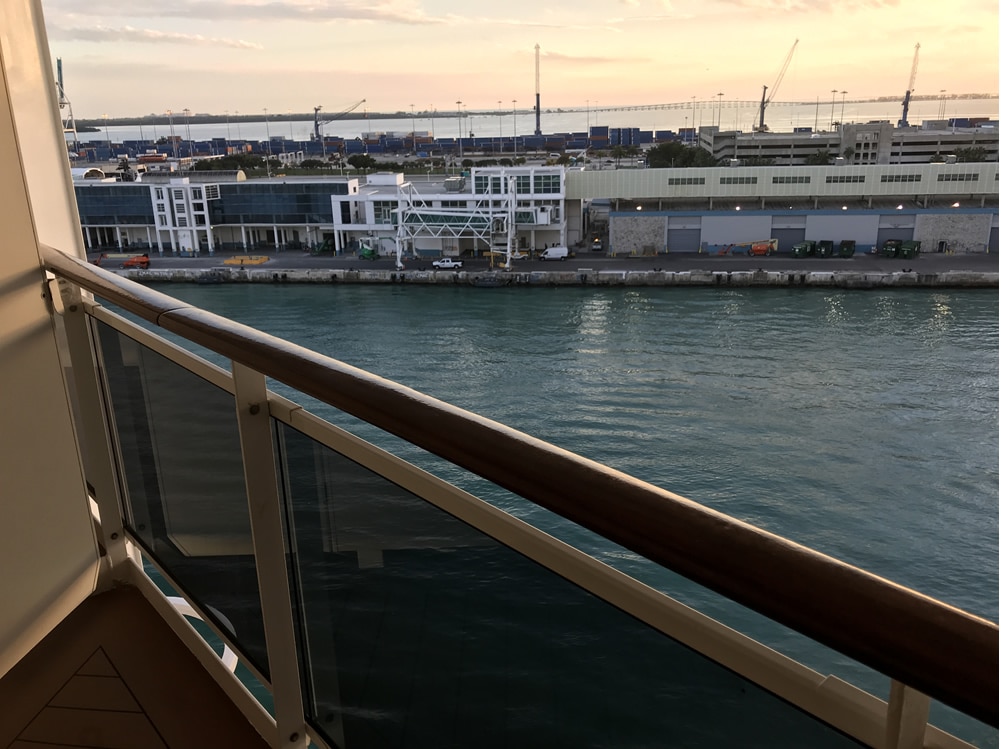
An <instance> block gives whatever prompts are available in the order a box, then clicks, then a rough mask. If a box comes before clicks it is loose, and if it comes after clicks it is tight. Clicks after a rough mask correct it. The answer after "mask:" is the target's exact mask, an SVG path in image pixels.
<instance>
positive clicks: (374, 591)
mask: <svg viewBox="0 0 1001 749" xmlns="http://www.w3.org/2000/svg"><path fill="white" fill-rule="evenodd" d="M43 259H44V263H45V266H46V268H47V269H48V270H49V271H51V272H52V273H53V274H55V275H56V277H57V279H58V285H59V292H58V293H57V294H54V297H57V299H55V300H54V303H55V304H56V306H57V308H61V316H62V318H63V324H64V327H65V330H66V333H67V338H68V340H69V350H70V352H71V354H72V361H71V368H72V370H73V372H74V373H75V380H74V381H75V383H76V390H77V398H78V400H79V402H80V404H81V408H80V413H81V417H80V418H81V421H82V422H84V434H85V439H86V442H87V444H88V452H92V453H93V454H91V455H89V456H85V457H87V458H88V459H87V461H86V465H87V471H88V480H89V481H90V483H91V484H92V485H93V486H94V487H95V495H96V498H97V501H98V504H99V507H100V513H101V527H100V532H101V533H102V535H103V542H104V544H105V546H106V547H107V548H108V549H109V550H110V553H109V556H110V558H111V561H112V562H113V563H115V562H116V560H119V559H121V558H122V556H121V554H117V555H116V552H115V551H114V549H115V548H118V545H119V544H120V543H121V541H120V539H119V538H118V531H117V529H119V528H123V529H124V531H125V533H126V534H127V536H128V538H129V539H130V541H131V542H132V543H133V544H135V545H136V546H138V547H139V548H141V549H142V551H143V554H144V555H146V556H147V557H148V558H149V559H150V560H152V561H153V563H154V564H155V565H156V566H157V567H158V568H159V569H160V570H161V571H162V573H163V574H164V575H165V576H166V577H167V578H168V579H169V580H170V581H171V582H172V583H174V584H175V585H176V586H177V587H178V588H179V589H180V590H182V591H183V592H184V594H185V596H186V597H187V598H188V600H189V601H190V602H191V603H192V604H193V605H194V606H195V607H196V608H197V609H198V611H199V612H200V614H201V615H202V616H203V617H204V618H205V619H206V620H207V621H210V622H211V623H212V625H213V627H214V629H215V631H216V632H217V633H218V634H219V636H220V637H221V638H222V639H223V640H224V641H225V642H226V643H228V644H229V645H230V646H231V647H233V648H234V649H235V650H236V651H237V652H239V653H240V655H241V658H242V659H243V660H244V662H245V663H246V664H247V665H248V667H249V668H250V670H251V671H252V672H253V673H254V674H255V675H256V676H257V677H258V678H259V679H260V680H261V681H262V682H264V683H265V684H266V685H267V686H268V687H269V689H270V691H271V694H272V695H273V697H274V714H275V720H276V725H277V736H278V737H279V738H278V739H277V741H278V742H279V743H284V744H295V743H296V742H297V741H299V740H301V736H302V734H301V733H300V732H301V731H303V730H306V731H308V732H309V734H310V735H311V736H313V737H315V739H316V740H317V741H320V742H323V743H328V744H330V745H342V746H344V745H350V746H368V745H372V746H425V745H431V744H435V745H453V744H454V745H474V744H476V745H483V746H493V745H497V746H501V745H514V744H520V745H557V746H559V745H566V746H571V745H572V746H581V745H584V746H600V745H608V746H640V745H653V744H659V743H664V742H665V740H668V742H669V743H677V744H680V745H685V744H688V745H691V744H695V743H701V744H703V745H705V744H716V745H723V744H726V745H734V744H752V745H753V744H762V745H765V744H767V745H774V744H775V743H777V742H778V743H789V744H790V745H791V744H796V745H800V746H828V745H830V746H835V745H841V744H845V745H850V744H854V742H856V741H857V742H861V743H863V744H866V745H870V746H888V747H902V746H910V745H914V746H921V745H922V744H923V742H924V741H931V742H932V743H935V744H937V745H957V746H961V745H963V744H962V742H960V741H959V740H958V739H955V738H953V737H951V736H949V735H947V734H945V733H943V732H941V731H939V730H938V729H935V728H932V727H930V726H927V725H926V724H927V719H928V717H927V716H928V704H929V698H933V699H937V700H940V701H942V702H943V703H945V704H946V705H949V706H951V707H953V708H955V709H957V710H959V711H961V712H962V713H965V714H967V715H968V716H970V717H972V718H973V719H975V720H977V721H982V722H984V723H987V724H989V725H991V726H994V727H996V726H997V724H998V678H997V676H998V670H997V664H998V627H997V625H996V624H994V623H993V622H990V621H987V620H984V619H981V618H978V617H976V616H973V615H971V614H968V613H966V612H963V611H961V610H958V609H956V608H953V607H951V606H948V605H946V604H944V603H941V602H938V601H935V600H933V599H930V598H928V597H926V596H923V595H921V594H918V593H916V592H914V591H912V590H909V589H907V588H904V587H902V586H899V585H896V584H894V583H892V582H889V581H887V580H884V579H882V578H879V577H876V576H875V575H872V574H870V573H868V572H865V571H864V570H861V569H858V568H856V567H852V566H850V565H847V564H844V563H842V562H839V561H837V560H835V559H832V558H830V557H827V556H824V555H822V554H820V553H818V552H816V551H813V550H811V549H808V548H805V547H803V546H799V545H797V544H795V543H792V542H790V541H788V540H786V539H783V538H781V537H778V536H776V535H774V534H771V533H768V532H766V531H763V530H761V529H760V528H757V527H754V526H752V525H749V524H747V523H742V522H739V521H737V520H734V519H733V518H730V517H728V516H726V515H723V514H721V513H718V512H715V511H712V510H709V509H707V508H705V507H703V506H701V505H698V504H696V503H694V502H692V501H689V500H687V499H685V498H683V497H680V496H678V495H675V494H672V493H671V492H669V491H666V490H664V489H660V488H657V487H654V486H652V485H649V484H646V483H644V482H642V481H639V480H637V479H635V478H633V477H631V476H628V475H625V474H623V473H620V472H617V471H614V470H612V469H610V468H608V467H607V466H604V465H601V464H598V463H595V462H593V461H589V460H586V459H584V458H582V457H580V456H578V455H574V454H572V453H569V452H567V451H564V450H561V449H559V448H557V447H554V446H553V445H550V444H548V443H545V442H543V441H541V440H538V439H535V438H533V437H530V436H528V435H526V434H523V433H520V432H517V431H515V430H513V429H511V428H509V427H507V426H505V425H503V424H499V423H496V422H493V421H490V420H488V419H485V418H483V417H480V416H477V415H475V414H472V413H469V412H466V411H463V410H461V409H458V408H456V407H454V406H451V405H449V404H447V403H443V402H441V401H438V400H436V399H433V398H431V397H429V396H426V395H423V394H421V393H419V392H417V391H414V390H412V389H410V388H407V387H405V386H402V385H398V384H396V383H393V382H389V381H386V380H383V379H381V378H378V377H376V376H374V375H372V374H369V373H367V372H364V371H361V370H358V369H355V368H353V367H350V366H348V365H345V364H343V363H341V362H338V361H335V360H333V359H330V358H328V357H325V356H322V355H320V354H317V353H315V352H312V351H309V350H306V349H303V348H301V347H298V346H295V345H293V344H290V343H288V342H285V341H282V340H279V339H276V338H274V337H272V336H269V335H267V334H265V333H262V332H260V331H258V330H254V329H252V328H249V327H246V326H243V325H240V324H237V323H234V322H232V321H229V320H226V319H224V318H221V317H218V316H216V315H213V314H211V313H208V312H206V311H204V310H200V309H198V308H195V307H192V306H190V305H188V304H185V303H183V302H180V301H178V300H175V299H172V298H170V297H168V296H166V295H164V294H161V293H158V292H155V291H153V290H150V289H148V288H145V287H143V286H140V285H138V284H135V283H132V282H130V281H128V280H125V279H123V278H120V277H119V276H117V275H115V274H113V273H109V272H107V271H104V270H101V269H99V268H94V267H92V266H90V265H88V264H86V263H85V262H83V261H81V260H78V259H76V258H72V257H69V256H67V255H65V254H63V253H60V252H58V251H56V250H52V249H50V248H45V249H44V258H43ZM81 289H82V290H86V291H89V292H91V293H93V294H94V295H95V296H96V297H98V298H100V299H104V300H107V301H108V302H110V303H112V304H114V305H116V306H117V307H120V308H122V309H124V310H126V311H127V312H129V313H132V314H134V315H137V316H138V317H140V318H141V319H143V320H146V321H147V322H149V323H152V324H154V325H156V326H159V327H160V328H162V329H163V330H165V331H169V332H170V333H172V334H176V335H179V336H181V337H183V338H184V339H187V340H188V341H190V342H192V343H194V344H197V345H200V346H203V347H205V348H207V349H209V350H211V351H213V352H215V353H216V354H218V355H220V356H222V357H225V358H226V359H228V360H229V361H230V362H231V363H232V368H231V371H229V372H227V371H226V370H223V369H219V368H218V367H216V366H214V365H212V364H209V363H207V362H205V361H204V360H202V359H199V358H198V357H195V356H193V355H192V354H190V353H188V352H187V351H185V350H182V349H181V348H178V347H177V346H174V345H173V344H170V343H169V342H167V341H166V340H164V338H162V337H160V336H157V335H155V334H153V333H151V332H149V331H148V330H146V329H145V328H142V327H139V326H136V325H133V324H131V323H129V322H127V321H126V320H124V319H123V318H122V317H120V316H118V315H115V314H113V313H112V312H110V311H109V310H108V309H106V308H104V307H102V306H100V305H99V304H95V303H94V302H93V301H90V300H89V298H85V297H83V296H82V295H81ZM94 361H96V362H97V364H98V366H97V367H96V368H95V367H94V366H93V362H94ZM97 373H100V381H99V380H98V376H97ZM266 377H270V378H273V379H274V380H276V381H279V382H282V383H284V384H285V385H287V386H289V387H291V388H293V389H294V390H296V391H298V392H299V393H302V394H304V395H306V396H310V397H312V398H316V399H319V400H320V401H322V402H323V403H326V404H328V405H329V406H331V407H333V408H335V409H338V410H339V411H342V412H344V413H346V414H350V415H352V416H355V417H357V418H359V419H362V420H363V421H365V422H367V423H369V424H371V425H373V426H375V427H378V428H379V429H381V430H383V431H385V432H388V433H390V434H392V435H396V436H397V437H400V438H402V439H404V440H406V441H407V442H409V443H411V444H412V445H414V446H416V447H418V448H421V449H422V450H424V451H427V452H429V453H432V454H433V455H436V456H439V457H440V458H443V459H444V460H446V461H449V462H451V463H452V464H454V465H456V466H459V467H461V468H464V469H466V470H468V471H471V472H472V473H474V474H476V475H478V476H480V477H482V478H484V479H486V480H488V481H491V482H493V483H494V484H496V485H498V486H500V487H503V488H505V489H507V490H509V491H511V492H514V493H515V494H517V495H519V496H521V497H522V498H524V499H526V500H528V501H530V502H532V503H535V504H536V505H539V506H541V507H544V508H546V509H548V510H551V511H553V512H555V513H557V514H559V515H561V516H562V517H563V518H565V519H566V520H567V521H569V522H571V523H575V524H577V525H579V526H581V527H584V528H587V529H589V530H591V531H593V532H595V533H597V534H599V535H601V536H603V537H604V538H606V539H608V540H610V541H612V542H614V543H617V544H619V545H621V546H624V547H626V548H628V549H630V550H632V551H633V552H635V553H637V554H640V555H642V556H643V557H645V558H646V559H648V560H650V561H652V562H654V563H656V564H658V565H661V566H663V567H664V568H666V569H669V570H672V571H674V572H676V573H679V574H681V575H683V576H685V577H687V578H689V579H690V580H692V581H694V582H695V583H697V584H699V585H702V586H704V587H706V588H709V589H711V590H713V591H716V592H718V593H720V594H722V595H724V596H726V597H727V598H729V599H731V600H733V601H736V602H738V603H740V604H742V605H744V606H747V607H749V608H750V609H752V610H754V611H756V612H758V613H761V614H763V615H765V616H767V617H769V618H771V619H772V620H774V621H776V622H778V623H780V624H783V625H785V626H788V627H790V628H792V629H794V630H796V631H798V632H800V633H802V634H804V635H806V636H807V637H809V638H812V639H813V640H815V641H817V642H818V643H821V644H823V645H826V646H829V647H832V648H834V649H836V650H837V651H839V652H840V653H842V654H844V655H845V656H848V657H849V658H851V659H854V660H855V661H858V662H860V663H862V664H865V665H866V666H869V667H871V668H873V669H875V670H877V671H878V672H880V673H882V674H884V675H886V676H887V677H889V678H890V680H891V689H890V699H889V702H888V703H886V702H883V701H881V700H879V699H878V698H876V697H874V696H872V695H870V694H867V693H865V692H862V691H861V690H857V689H855V688H853V687H851V686H849V685H847V684H846V683H845V682H842V681H840V680H839V679H836V678H833V677H824V676H823V675H821V674H818V673H816V672H814V671H812V670H810V669H808V668H806V667H805V666H803V665H801V664H799V663H797V662H795V661H792V660H790V659H788V658H785V657H784V656H782V655H780V654H778V653H775V652H774V651H771V650H770V649H768V648H766V647H764V646H762V645H761V644H759V643H757V642H755V641H754V640H751V639H750V638H748V637H745V636H744V635H741V634H739V633H737V632H734V631H733V630H731V629H729V628H727V627H724V626H722V625H721V624H719V623H717V622H715V621H713V620H712V619H710V618H708V617H706V616H704V615H702V614H700V613H698V612H695V611H693V610H692V609H689V608H687V607H685V606H683V605H681V604H680V603H678V602H677V601H674V600H673V599H671V598H669V597H668V596H665V595H663V594H661V593H659V592H656V591H654V590H652V589H650V588H648V587H646V586H644V585H642V584H640V583H638V582H636V581H635V580H633V579H631V578H629V577H627V576H626V575H624V574H622V573H620V572H617V571H616V570H613V569H611V568H610V567H607V566H606V565H604V564H601V563H599V562H597V561H596V560H594V559H592V558H591V557H589V556H588V555H586V554H584V553H582V552H580V551H578V550H576V549H573V548H571V547H569V546H567V545H566V544H563V543H562V542H560V541H557V540H556V539H553V538H552V537H550V536H548V535H546V534H545V533H543V532H541V531H540V530H538V529H537V528H534V527H532V526H530V525H527V524H526V523H524V522H523V521H520V520H518V519H515V518H513V517H511V516H510V515H507V514H506V513H504V512H502V511H500V510H498V509H496V508H495V507H492V506H491V505H489V504H486V503H484V502H482V501H480V500H478V499H477V498H475V497H473V496H471V495H470V494H468V493H467V492H465V491H462V490H461V489H459V488H457V487H455V486H453V485H451V484H449V483H447V482H445V481H442V480H441V479H439V478H437V477H435V476H433V475H431V474H430V473H428V472H426V471H424V470H421V469H419V468H417V467H415V466H413V465H410V464H409V463H407V462H405V461H403V460H401V459H399V458H397V457H395V456H394V455H391V454H389V453H387V452H385V451H384V450H381V449H379V448H377V447H374V446H373V445H370V444H368V443H366V442H364V441H363V440H361V439H359V438H358V437H356V436H353V435H351V434H349V433H348V432H346V431H344V430H342V429H339V428H336V427H334V426H332V425H330V424H328V423H326V422H324V421H323V420H321V419H319V418H318V417H316V416H314V415H312V414H310V413H308V412H307V411H305V410H304V409H302V408H301V407H300V406H298V405H296V404H295V403H292V402H290V401H288V400H286V399H285V398H282V397H280V396H277V395H275V394H274V393H272V392H270V391H268V390H267V388H266V380H265V378H266ZM97 401H99V402H100V403H103V409H101V408H97V407H96V406H95V402H97ZM98 421H99V422H100V424H98V423H97V422H98ZM87 429H90V430H91V431H89V432H88V431H87ZM105 430H106V431H105ZM102 437H103V438H104V439H103V441H105V442H106V443H107V444H108V445H109V446H110V450H109V451H108V455H107V456H106V457H102V456H101V455H100V454H99V452H100V451H98V450H97V448H96V447H93V446H94V445H98V444H102ZM102 461H103V462H102ZM307 725H308V728H305V726H307ZM779 739H780V740H779Z"/></svg>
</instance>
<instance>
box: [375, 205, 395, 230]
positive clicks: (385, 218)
mask: <svg viewBox="0 0 1001 749" xmlns="http://www.w3.org/2000/svg"><path fill="white" fill-rule="evenodd" d="M372 208H373V211H374V213H375V223H377V224H392V223H393V212H394V211H396V202H395V201H392V202H391V201H388V200H379V201H376V202H375V203H374V204H373V206H372Z"/></svg>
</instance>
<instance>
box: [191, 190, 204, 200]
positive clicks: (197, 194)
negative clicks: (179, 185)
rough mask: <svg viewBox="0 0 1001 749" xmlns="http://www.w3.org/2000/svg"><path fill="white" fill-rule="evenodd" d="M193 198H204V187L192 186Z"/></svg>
mask: <svg viewBox="0 0 1001 749" xmlns="http://www.w3.org/2000/svg"><path fill="white" fill-rule="evenodd" d="M191 199H192V200H201V199H202V188H200V187H192V188H191Z"/></svg>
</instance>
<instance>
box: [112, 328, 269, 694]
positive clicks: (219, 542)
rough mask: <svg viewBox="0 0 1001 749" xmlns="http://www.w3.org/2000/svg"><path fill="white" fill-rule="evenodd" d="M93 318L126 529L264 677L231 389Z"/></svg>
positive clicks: (261, 632) (258, 607)
mask: <svg viewBox="0 0 1001 749" xmlns="http://www.w3.org/2000/svg"><path fill="white" fill-rule="evenodd" d="M97 325H98V331H99V332H98V339H99V345H100V349H101V354H102V357H103V360H104V362H103V363H104V368H105V376H106V380H107V385H106V386H107V391H108V397H109V400H110V407H111V412H112V416H113V418H114V422H115V426H116V435H115V436H116V439H117V443H118V450H119V454H120V456H121V462H122V466H121V468H122V474H123V476H124V482H125V495H126V500H125V501H126V516H127V527H128V528H129V530H130V531H131V532H132V533H133V534H134V535H135V537H136V538H138V539H139V540H140V542H141V543H142V545H143V546H144V547H145V550H146V552H147V553H148V554H149V555H150V557H151V558H153V559H155V560H156V562H157V563H158V564H159V565H161V566H162V567H163V568H164V569H165V570H166V571H167V573H168V574H169V575H170V576H171V577H172V578H173V579H174V580H175V581H176V582H177V584H178V585H180V586H181V587H182V588H183V589H184V591H185V593H186V594H188V595H189V596H190V597H191V598H192V599H193V600H194V601H195V602H197V603H198V604H199V605H200V606H201V608H202V609H203V610H204V611H206V612H207V613H208V614H209V615H210V616H212V617H214V619H215V623H216V625H218V626H219V627H221V628H222V629H223V630H224V631H228V632H229V633H230V635H231V636H232V637H233V639H234V641H235V642H236V643H237V644H238V645H239V647H240V649H241V650H242V651H243V654H244V655H245V656H246V657H247V658H249V660H250V661H251V662H252V663H253V664H254V666H255V667H256V668H258V669H259V670H260V671H261V673H263V674H265V675H266V674H267V673H268V671H267V651H266V648H265V642H264V630H263V627H262V625H261V603H260V595H259V592H258V587H257V570H256V566H255V563H254V554H253V543H252V538H251V532H250V513H249V510H248V508H247V493H246V488H245V484H244V478H243V461H242V456H241V452H240V438H239V433H238V429H237V421H236V410H235V407H234V403H233V396H232V395H230V394H229V393H227V392H225V391H224V390H220V389H219V388H218V387H216V386H214V385H212V384H211V383H209V382H207V381H205V380H203V379H202V378H200V377H198V376H197V375H195V374H193V373H192V372H190V371H188V370H187V369H184V368H183V367H181V366H179V365H177V364H175V363H173V362H172V361H170V360H169V359H167V358H165V357H163V356H161V355H160V354H158V353H156V352H155V351H153V350H151V349H149V348H147V347H145V346H143V345H141V344H139V343H137V342H136V341H134V340H132V339H131V338H129V337H127V336H125V335H122V334H121V333H119V332H117V331H115V330H114V329H112V328H111V327H109V326H107V325H105V324H103V323H98V324H97Z"/></svg>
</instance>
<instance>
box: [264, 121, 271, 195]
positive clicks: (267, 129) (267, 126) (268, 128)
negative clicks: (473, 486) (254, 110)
mask: <svg viewBox="0 0 1001 749" xmlns="http://www.w3.org/2000/svg"><path fill="white" fill-rule="evenodd" d="M264 130H265V132H266V133H267V136H268V157H267V160H266V161H265V165H266V166H267V170H268V178H269V179H270V178H271V123H270V122H268V108H267V107H265V108H264Z"/></svg>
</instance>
